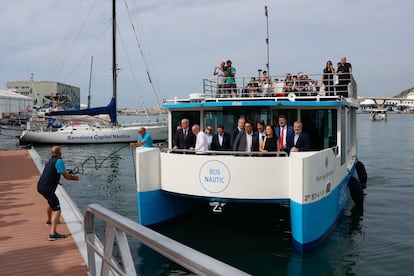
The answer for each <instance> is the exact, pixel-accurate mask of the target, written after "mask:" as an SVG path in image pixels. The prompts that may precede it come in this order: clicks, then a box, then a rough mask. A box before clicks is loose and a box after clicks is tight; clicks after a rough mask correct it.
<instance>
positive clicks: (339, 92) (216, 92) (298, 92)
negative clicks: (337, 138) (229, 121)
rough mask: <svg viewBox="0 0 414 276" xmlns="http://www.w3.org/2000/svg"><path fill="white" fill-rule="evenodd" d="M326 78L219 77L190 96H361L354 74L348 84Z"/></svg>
mask: <svg viewBox="0 0 414 276" xmlns="http://www.w3.org/2000/svg"><path fill="white" fill-rule="evenodd" d="M322 78H323V75H322V74H309V75H306V78H302V79H299V78H298V79H297V80H292V79H286V78H285V76H271V77H266V78H263V77H239V78H234V81H235V83H234V84H229V83H220V82H219V78H212V79H204V80H203V93H202V94H196V93H195V94H190V99H191V98H192V97H193V98H195V99H197V98H204V99H206V100H207V99H221V100H225V99H233V100H234V98H259V99H260V98H277V99H278V100H290V101H294V100H299V99H302V100H332V99H341V98H354V99H356V98H357V84H356V81H355V79H354V78H353V76H352V75H350V79H349V83H348V84H345V85H343V84H337V83H336V82H334V81H333V80H332V81H330V82H327V81H325V82H324V81H323V79H322ZM345 86H346V87H345Z"/></svg>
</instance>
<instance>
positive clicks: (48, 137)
mask: <svg viewBox="0 0 414 276" xmlns="http://www.w3.org/2000/svg"><path fill="white" fill-rule="evenodd" d="M115 2H116V1H115V0H112V91H113V96H112V99H111V101H110V103H109V104H108V105H107V106H106V107H97V108H88V109H83V110H64V111H52V112H50V113H48V114H47V115H48V116H51V117H53V118H55V117H58V116H72V117H71V118H72V120H71V121H70V122H67V123H66V124H64V125H59V126H58V127H57V128H56V127H54V125H53V122H51V121H50V120H49V123H48V125H47V126H46V127H45V126H41V127H39V128H34V127H33V124H32V125H31V124H30V123H29V124H28V126H27V129H26V130H24V131H23V132H22V135H21V136H20V143H21V144H27V143H34V144H36V143H39V144H99V143H125V142H133V141H136V140H137V139H138V129H139V128H140V127H145V129H146V132H147V133H149V134H150V135H151V137H152V140H153V141H165V140H166V139H167V136H168V128H167V124H166V122H152V123H151V122H150V123H147V122H146V123H141V124H133V125H119V124H118V121H117V111H116V99H117V71H118V67H117V61H116V3H115ZM101 114H108V115H109V117H110V120H111V121H110V124H108V125H105V124H100V123H99V122H98V121H94V123H91V122H86V121H84V120H82V119H81V118H82V117H81V115H82V116H85V115H89V116H95V115H101ZM76 119H78V120H76Z"/></svg>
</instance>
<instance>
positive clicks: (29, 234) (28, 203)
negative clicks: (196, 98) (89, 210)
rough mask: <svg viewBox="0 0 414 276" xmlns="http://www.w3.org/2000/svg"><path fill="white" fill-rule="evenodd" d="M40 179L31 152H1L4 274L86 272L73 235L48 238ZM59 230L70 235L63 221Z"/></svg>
mask: <svg viewBox="0 0 414 276" xmlns="http://www.w3.org/2000/svg"><path fill="white" fill-rule="evenodd" d="M38 179H39V171H38V169H37V167H36V166H35V164H34V162H33V160H32V159H31V156H30V154H29V152H28V151H25V150H19V151H2V152H0V244H1V246H0V264H1V274H3V275H85V274H87V272H88V268H87V266H86V264H85V263H84V261H83V259H82V256H81V254H80V252H79V250H78V248H77V246H76V244H75V242H74V240H73V239H72V237H70V236H69V237H67V238H66V239H63V240H57V241H48V239H47V238H48V234H49V229H48V227H47V226H45V221H46V211H45V208H46V204H47V202H46V201H45V199H44V198H43V197H42V196H41V195H39V194H38V193H37V191H36V184H37V180H38ZM61 221H63V218H61ZM57 231H58V232H59V233H63V234H69V230H68V228H67V227H66V225H65V224H64V223H63V224H59V225H58V228H57Z"/></svg>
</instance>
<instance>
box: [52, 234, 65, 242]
mask: <svg viewBox="0 0 414 276" xmlns="http://www.w3.org/2000/svg"><path fill="white" fill-rule="evenodd" d="M64 238H66V235H63V234H59V233H57V232H55V233H54V234H53V235H52V234H49V241H55V240H61V239H64Z"/></svg>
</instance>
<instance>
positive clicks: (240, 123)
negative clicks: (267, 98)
mask: <svg viewBox="0 0 414 276" xmlns="http://www.w3.org/2000/svg"><path fill="white" fill-rule="evenodd" d="M245 122H246V120H245V119H244V118H239V120H238V121H237V127H236V128H235V129H234V130H233V131H232V132H231V133H230V147H231V148H233V145H234V140H236V137H237V135H238V134H239V132H240V131H241V130H243V129H244V124H245Z"/></svg>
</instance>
